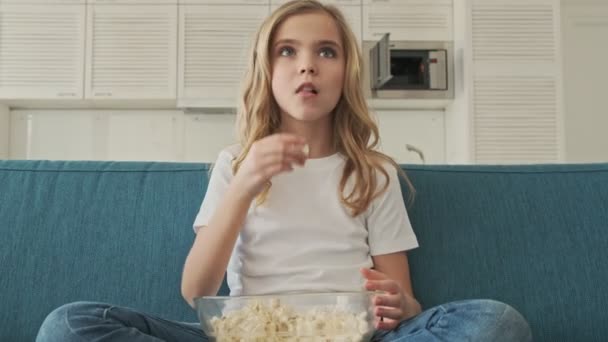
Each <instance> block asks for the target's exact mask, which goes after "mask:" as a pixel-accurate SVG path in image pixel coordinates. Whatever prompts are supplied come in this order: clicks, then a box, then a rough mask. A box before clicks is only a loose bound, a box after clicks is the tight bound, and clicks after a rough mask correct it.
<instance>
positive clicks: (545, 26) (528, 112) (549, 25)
mask: <svg viewBox="0 0 608 342" xmlns="http://www.w3.org/2000/svg"><path fill="white" fill-rule="evenodd" d="M469 10H470V15H471V20H472V23H471V36H470V39H471V42H472V44H471V57H470V58H471V60H470V65H471V71H470V72H469V73H468V75H471V76H470V77H471V80H470V83H471V86H472V89H471V113H472V123H471V128H472V136H473V146H472V148H473V156H474V161H475V162H477V163H544V162H559V161H561V160H563V150H564V147H563V113H562V111H563V109H562V76H561V74H562V70H561V46H560V4H559V0H534V1H528V0H526V1H523V0H519V1H497V0H492V1H490V0H471V2H470V9H469Z"/></svg>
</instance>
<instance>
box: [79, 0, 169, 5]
mask: <svg viewBox="0 0 608 342" xmlns="http://www.w3.org/2000/svg"><path fill="white" fill-rule="evenodd" d="M87 3H88V4H106V5H107V4H112V5H150V4H156V5H158V4H161V5H167V4H177V0H87Z"/></svg>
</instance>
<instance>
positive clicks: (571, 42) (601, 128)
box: [562, 0, 608, 162]
mask: <svg viewBox="0 0 608 342" xmlns="http://www.w3.org/2000/svg"><path fill="white" fill-rule="evenodd" d="M562 31H563V32H562V33H563V51H564V54H563V56H564V92H565V94H564V95H565V96H564V97H565V131H566V160H567V161H568V162H602V161H603V162H608V110H607V109H606V108H607V105H606V103H607V102H606V101H607V96H608V62H607V61H608V44H606V37H608V2H603V3H602V2H600V1H586V2H583V1H580V0H576V1H574V0H572V1H562Z"/></svg>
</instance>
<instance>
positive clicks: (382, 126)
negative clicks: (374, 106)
mask: <svg viewBox="0 0 608 342" xmlns="http://www.w3.org/2000/svg"><path fill="white" fill-rule="evenodd" d="M376 117H377V120H378V128H379V130H380V142H381V146H380V149H381V151H383V152H384V153H386V154H388V155H389V156H390V157H392V158H393V159H395V160H396V161H397V162H399V163H411V164H423V163H426V164H441V163H445V160H446V159H445V114H444V112H443V111H404V110H383V111H377V112H376ZM417 150H418V151H419V152H421V154H422V156H421V155H420V154H419V153H418V152H416V151H417ZM422 158H424V160H423V159H422Z"/></svg>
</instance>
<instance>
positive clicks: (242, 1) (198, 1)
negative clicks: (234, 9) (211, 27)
mask: <svg viewBox="0 0 608 342" xmlns="http://www.w3.org/2000/svg"><path fill="white" fill-rule="evenodd" d="M178 2H179V4H180V5H182V4H185V5H269V4H270V1H269V0H178Z"/></svg>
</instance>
